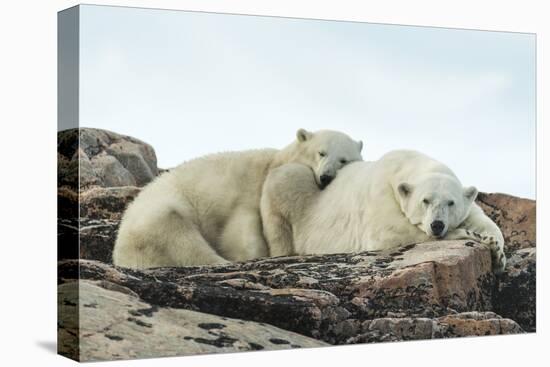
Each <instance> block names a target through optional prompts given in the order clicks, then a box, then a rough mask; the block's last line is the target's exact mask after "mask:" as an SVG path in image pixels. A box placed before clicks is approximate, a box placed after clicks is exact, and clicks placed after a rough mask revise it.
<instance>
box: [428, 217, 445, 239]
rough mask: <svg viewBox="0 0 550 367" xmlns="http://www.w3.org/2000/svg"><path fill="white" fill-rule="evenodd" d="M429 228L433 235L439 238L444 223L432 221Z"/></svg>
mask: <svg viewBox="0 0 550 367" xmlns="http://www.w3.org/2000/svg"><path fill="white" fill-rule="evenodd" d="M430 227H432V232H433V234H435V235H436V236H439V235H440V234H441V232H443V229H445V223H443V222H442V221H440V220H434V221H433V222H432V224H431V225H430Z"/></svg>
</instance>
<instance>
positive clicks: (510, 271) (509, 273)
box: [493, 248, 537, 332]
mask: <svg viewBox="0 0 550 367" xmlns="http://www.w3.org/2000/svg"><path fill="white" fill-rule="evenodd" d="M536 255H537V254H536V249H535V248H525V249H521V250H518V251H516V252H514V253H513V255H512V256H511V257H510V259H508V264H506V271H505V272H504V274H502V276H501V277H499V279H498V285H497V291H496V292H495V299H494V301H493V304H494V310H495V311H496V312H497V313H499V314H500V315H502V316H505V317H509V318H511V319H514V320H515V321H517V322H518V323H519V324H520V325H521V326H522V327H523V328H524V329H525V331H530V332H534V331H535V329H536V319H537V318H536V311H537V290H536V285H537V281H536V280H537V263H536Z"/></svg>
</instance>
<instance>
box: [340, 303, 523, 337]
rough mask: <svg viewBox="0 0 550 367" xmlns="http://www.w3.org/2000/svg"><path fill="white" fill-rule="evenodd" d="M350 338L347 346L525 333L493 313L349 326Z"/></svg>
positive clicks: (381, 319) (406, 318) (386, 321)
mask: <svg viewBox="0 0 550 367" xmlns="http://www.w3.org/2000/svg"><path fill="white" fill-rule="evenodd" d="M348 329H349V330H352V332H351V333H350V332H348V333H349V334H350V335H353V336H351V337H350V338H349V339H347V340H346V344H355V343H373V342H388V341H400V340H421V339H436V338H456V337H461V336H482V335H503V334H517V333H522V332H523V331H522V329H521V327H520V326H519V325H518V324H517V323H516V322H515V321H513V320H510V319H504V318H502V317H500V316H499V315H497V314H495V313H493V312H477V311H476V312H464V313H457V314H451V315H447V316H443V317H439V318H412V317H401V318H396V317H393V318H380V319H374V320H366V321H363V322H356V323H355V325H353V326H348Z"/></svg>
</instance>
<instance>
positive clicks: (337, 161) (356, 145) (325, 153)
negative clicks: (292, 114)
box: [296, 129, 363, 189]
mask: <svg viewBox="0 0 550 367" xmlns="http://www.w3.org/2000/svg"><path fill="white" fill-rule="evenodd" d="M296 139H297V142H296V144H297V150H298V152H297V156H296V160H297V161H298V162H299V163H302V164H305V165H307V166H309V167H311V169H312V170H313V172H314V173H315V180H316V181H317V185H318V186H319V187H320V188H321V189H324V188H325V187H326V186H327V185H328V184H329V183H330V182H331V181H332V180H333V179H334V177H336V174H337V172H338V170H339V169H340V168H342V167H344V166H345V165H346V164H348V163H350V162H355V161H361V160H363V158H362V157H361V150H362V149H363V142H362V141H355V140H353V139H352V138H350V137H349V136H347V135H346V134H344V133H341V132H338V131H332V130H320V131H316V132H309V131H306V130H304V129H300V130H298V131H297V132H296Z"/></svg>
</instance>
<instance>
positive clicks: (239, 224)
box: [113, 129, 362, 269]
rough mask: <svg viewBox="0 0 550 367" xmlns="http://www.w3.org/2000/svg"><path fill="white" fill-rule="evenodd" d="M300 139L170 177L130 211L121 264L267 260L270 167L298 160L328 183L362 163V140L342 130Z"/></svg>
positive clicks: (186, 167) (222, 156)
mask: <svg viewBox="0 0 550 367" xmlns="http://www.w3.org/2000/svg"><path fill="white" fill-rule="evenodd" d="M296 137H297V139H296V141H295V142H293V143H292V144H290V145H289V146H287V147H286V148H284V149H282V150H280V151H278V150H275V149H263V150H250V151H242V152H228V153H218V154H213V155H209V156H205V157H202V158H198V159H195V160H192V161H189V162H186V163H183V164H182V165H180V166H178V167H176V168H175V169H173V170H170V171H169V172H167V173H164V174H162V175H161V176H160V177H158V178H157V179H156V180H155V181H153V182H152V183H151V184H149V185H148V186H146V187H145V188H144V189H143V191H142V192H141V193H140V194H139V195H138V197H137V198H136V199H135V200H134V202H133V203H132V204H131V205H130V206H129V207H128V209H127V210H126V212H125V213H124V216H123V219H122V222H121V225H120V229H119V232H118V237H117V240H116V243H115V247H114V251H113V262H114V264H115V265H118V266H124V267H130V268H138V269H141V268H150V267H160V266H187V265H202V264H214V263H224V262H227V261H243V260H248V259H253V258H257V257H262V256H266V255H267V254H268V249H267V244H266V243H265V240H264V237H263V235H262V224H261V217H260V210H259V205H260V195H261V191H262V186H263V183H264V180H265V177H266V176H267V174H268V173H269V172H270V170H272V169H273V168H275V167H278V166H280V165H282V164H285V163H288V162H297V163H300V164H302V165H304V167H306V168H307V169H308V170H309V172H310V173H311V175H312V177H315V179H314V182H317V183H318V184H319V185H320V184H321V181H320V177H321V176H323V175H325V176H327V175H328V176H331V177H334V176H335V175H336V172H337V171H338V170H339V169H340V168H341V167H343V166H344V165H345V164H347V162H352V161H357V160H361V148H362V143H361V142H357V141H354V140H352V139H351V138H350V137H348V136H347V135H345V134H342V133H340V132H336V131H328V130H323V131H318V132H315V133H311V132H308V131H305V130H303V129H300V130H298V132H297V134H296ZM320 152H321V153H323V155H324V156H323V157H321V155H320V154H319V153H320ZM325 153H326V154H325Z"/></svg>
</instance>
